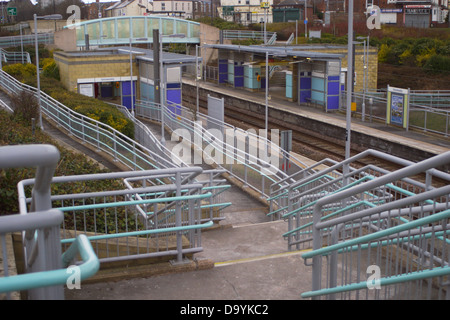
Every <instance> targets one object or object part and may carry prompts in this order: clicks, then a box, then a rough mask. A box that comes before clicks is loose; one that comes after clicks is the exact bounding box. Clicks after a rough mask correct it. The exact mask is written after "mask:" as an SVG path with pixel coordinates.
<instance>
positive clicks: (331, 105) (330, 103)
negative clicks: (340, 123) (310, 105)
mask: <svg viewBox="0 0 450 320" xmlns="http://www.w3.org/2000/svg"><path fill="white" fill-rule="evenodd" d="M338 109H339V97H328V100H327V110H338Z"/></svg>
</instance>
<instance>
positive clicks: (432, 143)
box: [183, 78, 450, 155]
mask: <svg viewBox="0 0 450 320" xmlns="http://www.w3.org/2000/svg"><path fill="white" fill-rule="evenodd" d="M183 83H184V84H187V85H190V86H194V87H195V86H196V85H197V84H196V82H195V80H193V79H187V78H184V79H183ZM198 86H199V88H203V89H206V90H208V91H212V92H217V93H218V94H220V95H221V96H229V97H233V98H238V99H242V100H244V101H252V102H254V103H257V104H260V105H265V103H266V102H265V92H249V91H247V90H245V89H236V88H232V87H228V86H224V85H219V84H215V83H212V82H204V81H199V82H198ZM269 91H270V100H269V101H268V108H269V109H278V110H283V111H286V112H288V113H291V114H292V115H293V116H300V117H304V118H307V119H312V120H315V121H321V122H323V123H326V124H331V125H334V126H336V127H340V128H346V126H347V122H346V116H345V114H343V113H340V112H325V111H323V110H321V109H319V108H315V107H311V106H309V105H307V104H301V105H298V103H297V102H290V101H288V100H287V98H285V97H282V94H283V92H282V90H281V91H280V90H279V91H278V92H277V91H276V90H275V89H270V90H269ZM225 104H226V102H225ZM350 127H351V131H352V132H359V133H362V134H365V135H369V136H373V137H377V138H381V139H382V140H385V141H391V142H395V143H396V144H402V145H405V146H408V147H413V148H416V149H418V150H423V151H426V152H428V153H430V154H434V155H437V154H441V153H444V152H446V151H449V150H450V138H448V137H447V138H446V137H443V136H438V135H435V134H430V133H426V132H421V131H417V130H405V129H402V128H399V127H396V126H392V125H386V124H385V123H381V122H378V121H372V122H370V121H369V120H368V119H367V118H366V121H362V120H361V119H360V118H357V117H352V118H351V126H350Z"/></svg>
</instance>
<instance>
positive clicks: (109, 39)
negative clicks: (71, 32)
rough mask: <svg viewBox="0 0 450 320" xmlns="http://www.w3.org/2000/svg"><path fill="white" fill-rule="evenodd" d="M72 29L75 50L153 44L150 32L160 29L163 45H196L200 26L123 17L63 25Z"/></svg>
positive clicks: (174, 19)
mask: <svg viewBox="0 0 450 320" xmlns="http://www.w3.org/2000/svg"><path fill="white" fill-rule="evenodd" d="M65 28H75V30H76V38H77V47H84V46H86V35H88V36H89V45H90V46H100V45H120V44H129V43H130V39H131V42H132V43H133V44H134V43H153V30H160V33H161V35H162V37H161V41H162V42H163V43H199V42H200V23H198V22H194V21H188V20H183V19H177V18H172V17H159V16H131V17H130V16H125V17H112V18H103V19H95V20H89V21H84V22H80V23H76V24H72V25H69V26H66V27H65Z"/></svg>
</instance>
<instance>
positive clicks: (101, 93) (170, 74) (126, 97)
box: [54, 46, 201, 109]
mask: <svg viewBox="0 0 450 320" xmlns="http://www.w3.org/2000/svg"><path fill="white" fill-rule="evenodd" d="M54 59H55V61H56V63H57V64H58V67H59V70H60V78H61V82H62V83H63V84H64V86H65V87H66V88H67V89H68V90H69V91H74V92H78V93H80V94H84V95H86V96H89V97H93V98H97V99H102V100H107V101H110V102H113V103H116V104H121V105H123V106H125V107H127V108H128V109H131V108H132V106H133V103H134V102H135V101H136V99H140V100H144V101H151V102H155V101H156V97H155V95H154V92H155V80H154V78H155V76H154V67H153V64H154V61H153V50H150V49H143V48H135V47H132V48H131V49H130V47H126V46H124V47H117V48H107V49H97V50H88V51H69V52H66V51H56V52H54ZM199 60H200V61H201V58H199ZM196 62H197V58H196V57H194V56H186V55H182V54H176V53H168V52H163V53H162V55H161V57H160V59H159V61H157V63H158V65H159V66H160V70H162V73H161V76H160V78H161V79H160V81H161V88H162V89H163V90H164V93H165V94H164V95H163V99H164V101H162V102H164V103H172V104H181V90H182V81H181V75H182V69H183V67H184V66H185V65H189V64H195V63H196Z"/></svg>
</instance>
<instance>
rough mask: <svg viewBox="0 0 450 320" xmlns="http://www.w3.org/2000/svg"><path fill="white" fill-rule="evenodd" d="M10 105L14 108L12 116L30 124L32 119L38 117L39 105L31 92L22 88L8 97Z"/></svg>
mask: <svg viewBox="0 0 450 320" xmlns="http://www.w3.org/2000/svg"><path fill="white" fill-rule="evenodd" d="M10 100H11V107H12V109H13V110H14V114H13V118H14V119H15V120H17V121H23V122H24V123H25V124H26V125H30V124H31V121H32V119H33V118H34V119H35V120H37V119H38V117H39V105H38V103H37V100H36V98H35V96H34V94H33V93H30V92H27V91H25V90H22V91H21V92H17V93H15V94H13V95H12V96H11V98H10Z"/></svg>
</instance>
